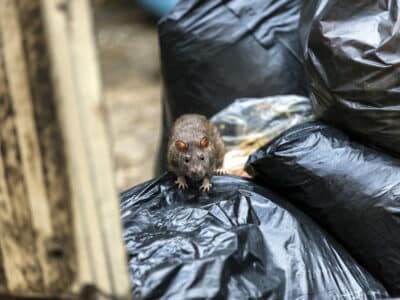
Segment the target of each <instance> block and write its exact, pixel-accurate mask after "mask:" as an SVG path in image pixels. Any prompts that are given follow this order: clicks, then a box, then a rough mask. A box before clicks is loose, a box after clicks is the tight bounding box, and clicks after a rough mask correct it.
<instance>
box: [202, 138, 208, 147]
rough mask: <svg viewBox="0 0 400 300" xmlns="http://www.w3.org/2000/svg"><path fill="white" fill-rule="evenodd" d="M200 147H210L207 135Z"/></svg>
mask: <svg viewBox="0 0 400 300" xmlns="http://www.w3.org/2000/svg"><path fill="white" fill-rule="evenodd" d="M200 147H201V148H207V147H208V138H207V137H206V136H203V137H202V138H201V140H200Z"/></svg>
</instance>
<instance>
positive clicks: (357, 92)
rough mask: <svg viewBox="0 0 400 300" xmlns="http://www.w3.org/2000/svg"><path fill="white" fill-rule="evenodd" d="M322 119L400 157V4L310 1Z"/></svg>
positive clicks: (304, 19) (306, 29)
mask: <svg viewBox="0 0 400 300" xmlns="http://www.w3.org/2000/svg"><path fill="white" fill-rule="evenodd" d="M304 3H305V4H304V9H303V10H302V16H301V21H300V24H301V25H300V28H301V30H300V31H301V36H302V38H301V42H302V43H303V44H304V51H305V59H306V69H307V71H308V73H309V78H310V80H311V100H312V101H313V106H314V112H315V114H316V116H317V118H321V119H322V120H324V121H325V122H328V123H329V124H331V125H334V126H335V127H339V128H342V129H344V130H345V131H347V132H348V133H350V134H352V135H354V136H357V137H358V138H362V139H364V140H365V141H367V142H368V143H370V144H371V145H372V144H374V145H377V146H380V147H383V148H385V149H386V150H389V151H390V152H392V153H394V154H396V155H400V12H399V11H400V0H329V1H328V0H305V1H304Z"/></svg>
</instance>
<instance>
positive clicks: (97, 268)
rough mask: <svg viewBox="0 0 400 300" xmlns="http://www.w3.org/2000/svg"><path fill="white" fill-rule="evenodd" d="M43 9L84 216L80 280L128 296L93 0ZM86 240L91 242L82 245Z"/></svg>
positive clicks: (50, 1) (48, 2)
mask: <svg viewBox="0 0 400 300" xmlns="http://www.w3.org/2000/svg"><path fill="white" fill-rule="evenodd" d="M43 8H44V15H45V20H46V23H47V26H46V28H47V29H48V37H49V39H48V41H49V46H50V51H51V58H52V66H53V69H52V70H53V77H54V80H55V82H57V83H58V86H57V91H58V94H57V97H58V99H59V101H60V102H59V103H60V106H59V107H58V113H59V117H60V121H61V124H62V127H63V134H64V137H65V142H66V149H67V158H68V162H69V172H70V178H71V180H72V182H71V184H72V194H73V203H74V206H73V210H74V214H76V216H77V218H78V219H79V221H82V222H81V223H79V224H78V223H77V225H78V226H79V228H80V229H81V230H82V231H83V235H80V236H78V237H77V238H78V240H79V241H78V242H77V245H78V259H79V264H78V265H79V266H80V271H79V274H80V276H81V278H80V282H87V283H94V284H95V286H97V287H99V288H100V290H102V291H103V292H105V293H106V294H109V295H114V296H116V297H119V298H126V299H128V298H129V297H130V296H129V294H130V293H129V290H130V288H129V280H128V278H129V277H128V275H127V262H126V257H125V251H124V246H123V243H122V239H121V237H122V231H121V224H120V218H119V204H118V203H119V201H118V197H117V194H116V190H115V187H114V179H113V177H112V174H113V168H112V163H111V155H110V150H109V147H108V143H107V140H108V137H107V130H106V126H105V120H104V115H103V113H102V112H103V105H104V104H103V102H102V96H101V83H100V76H99V70H98V62H97V55H96V51H95V46H94V45H95V41H94V35H93V32H92V19H91V12H90V6H89V1H87V0H81V1H65V0H56V1H55V0H43ZM87 220H90V223H88V222H84V221H87ZM79 221H78V222H79ZM85 241H87V242H88V243H87V245H88V246H87V247H82V246H83V245H85ZM89 246H95V248H90V247H89ZM84 262H87V263H88V264H87V265H85V264H84Z"/></svg>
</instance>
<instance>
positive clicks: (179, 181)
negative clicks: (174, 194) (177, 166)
mask: <svg viewBox="0 0 400 300" xmlns="http://www.w3.org/2000/svg"><path fill="white" fill-rule="evenodd" d="M175 184H177V185H178V188H179V189H180V190H185V189H187V188H188V185H187V183H186V179H185V177H182V176H179V177H178V179H177V180H176V181H175Z"/></svg>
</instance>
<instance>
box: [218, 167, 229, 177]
mask: <svg viewBox="0 0 400 300" xmlns="http://www.w3.org/2000/svg"><path fill="white" fill-rule="evenodd" d="M215 174H217V175H226V174H228V171H227V170H226V169H224V168H220V169H216V170H215Z"/></svg>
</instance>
